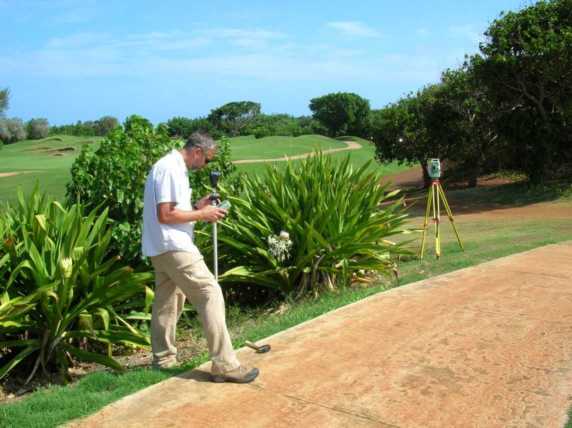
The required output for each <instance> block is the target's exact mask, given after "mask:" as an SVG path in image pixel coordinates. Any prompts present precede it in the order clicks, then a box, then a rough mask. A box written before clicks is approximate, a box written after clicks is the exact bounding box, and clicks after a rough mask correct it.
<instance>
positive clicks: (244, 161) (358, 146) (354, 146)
mask: <svg viewBox="0 0 572 428" xmlns="http://www.w3.org/2000/svg"><path fill="white" fill-rule="evenodd" d="M341 142H342V143H344V144H345V145H346V147H341V148H339V149H328V150H323V151H322V153H323V154H325V155H326V154H330V153H336V152H345V151H347V150H359V149H361V144H359V143H356V142H355V141H341ZM314 153H315V152H308V153H302V154H301V155H294V156H283V157H281V158H273V159H241V160H236V161H232V163H233V164H236V165H239V164H247V163H265V162H285V161H289V160H296V159H306V158H307V157H310V156H314Z"/></svg>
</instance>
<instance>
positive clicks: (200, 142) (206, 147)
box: [185, 132, 216, 153]
mask: <svg viewBox="0 0 572 428" xmlns="http://www.w3.org/2000/svg"><path fill="white" fill-rule="evenodd" d="M194 147H196V148H199V149H201V150H203V151H204V152H205V153H206V152H208V151H210V150H214V149H216V141H215V140H213V139H212V138H211V136H210V135H208V134H205V133H204V132H193V133H192V134H191V136H190V137H189V138H187V141H186V142H185V149H187V150H191V149H192V148H194Z"/></svg>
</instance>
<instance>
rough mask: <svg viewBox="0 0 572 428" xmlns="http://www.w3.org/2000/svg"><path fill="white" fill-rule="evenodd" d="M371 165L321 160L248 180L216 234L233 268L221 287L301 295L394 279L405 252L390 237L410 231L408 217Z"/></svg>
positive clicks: (225, 261) (318, 157)
mask: <svg viewBox="0 0 572 428" xmlns="http://www.w3.org/2000/svg"><path fill="white" fill-rule="evenodd" d="M368 166H369V163H367V164H366V165H364V166H363V167H361V168H359V169H354V168H353V167H352V166H351V164H350V159H349V157H348V158H346V159H345V160H344V161H343V162H341V163H339V162H337V161H335V160H333V159H332V158H331V157H327V156H324V155H322V154H320V153H316V155H315V156H314V157H310V158H309V159H307V160H304V161H302V162H300V163H299V164H291V163H289V164H288V165H287V166H286V168H285V169H276V168H268V169H267V171H266V174H265V175H262V176H247V177H244V179H243V180H244V181H243V183H242V185H243V187H242V188H243V190H242V193H241V195H240V196H236V197H230V199H231V201H232V208H231V215H230V216H229V218H228V219H227V220H225V221H224V222H223V223H222V226H223V227H222V228H221V232H220V235H219V239H220V241H221V247H222V249H221V251H220V253H219V254H221V255H222V256H221V264H223V265H224V266H225V267H231V268H230V269H228V270H227V271H226V272H225V273H224V274H223V275H222V276H221V281H222V282H225V283H230V284H232V283H237V282H239V283H251V284H256V285H259V286H262V287H269V288H271V289H274V290H278V291H279V292H281V293H283V294H285V295H293V296H301V295H304V294H307V293H308V292H311V293H314V294H316V293H318V292H320V291H321V290H324V289H334V288H336V287H340V286H344V285H347V284H350V283H351V282H352V280H354V279H356V278H362V279H364V278H365V276H367V275H368V274H371V273H373V272H376V273H381V274H390V273H392V272H394V270H395V269H396V268H397V265H396V256H398V255H400V254H405V253H407V251H406V250H405V249H404V247H403V243H395V242H392V241H390V238H391V237H393V236H396V235H399V234H401V233H404V232H405V229H404V220H405V218H406V214H405V213H404V211H403V208H402V203H401V202H400V201H394V202H389V201H391V200H392V199H394V198H395V197H396V195H397V194H398V191H393V192H389V191H388V189H387V187H386V186H384V185H381V184H379V183H380V176H378V175H377V174H375V173H368V172H367V170H368ZM381 204H384V205H383V207H382V206H381Z"/></svg>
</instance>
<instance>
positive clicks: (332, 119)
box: [310, 92, 370, 137]
mask: <svg viewBox="0 0 572 428" xmlns="http://www.w3.org/2000/svg"><path fill="white" fill-rule="evenodd" d="M310 110H312V113H313V117H314V119H316V120H317V121H319V122H320V123H321V124H322V125H324V127H325V128H326V129H327V130H328V135H330V136H331V137H339V136H341V135H355V136H358V137H367V133H368V127H369V113H370V107H369V101H368V100H366V99H365V98H362V97H360V96H359V95H357V94H353V93H349V92H336V93H332V94H327V95H324V96H321V97H317V98H313V99H311V100H310Z"/></svg>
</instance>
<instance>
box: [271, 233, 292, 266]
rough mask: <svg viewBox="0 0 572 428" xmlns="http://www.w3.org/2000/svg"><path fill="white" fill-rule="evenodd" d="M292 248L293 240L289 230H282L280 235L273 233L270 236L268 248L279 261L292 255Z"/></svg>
mask: <svg viewBox="0 0 572 428" xmlns="http://www.w3.org/2000/svg"><path fill="white" fill-rule="evenodd" d="M291 249H292V241H291V240H290V235H289V234H288V232H285V231H282V232H280V235H278V236H276V235H271V236H269V237H268V250H269V251H270V254H272V256H274V257H275V258H276V260H278V261H279V262H283V261H284V260H287V259H288V258H289V257H290V250H291Z"/></svg>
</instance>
